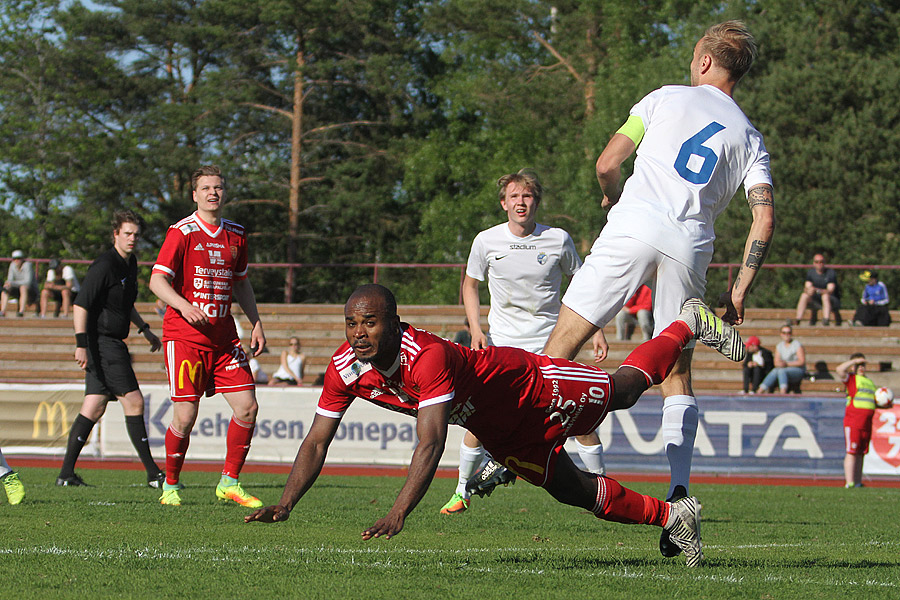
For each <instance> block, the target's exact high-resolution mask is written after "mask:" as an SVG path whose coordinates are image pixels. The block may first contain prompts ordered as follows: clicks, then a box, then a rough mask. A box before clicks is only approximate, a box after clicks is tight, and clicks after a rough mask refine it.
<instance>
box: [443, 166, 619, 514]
mask: <svg viewBox="0 0 900 600" xmlns="http://www.w3.org/2000/svg"><path fill="white" fill-rule="evenodd" d="M497 185H498V187H499V197H500V206H501V207H502V208H503V210H504V211H505V212H506V214H507V217H508V221H507V222H506V223H501V224H499V225H496V226H494V227H491V228H490V229H486V230H484V231H482V232H481V233H479V234H478V235H477V236H475V240H474V241H473V242H472V250H471V252H470V253H469V261H468V264H467V265H466V275H465V278H464V280H463V289H462V296H463V304H464V305H465V308H466V318H467V321H468V323H469V332H470V333H471V335H472V344H471V347H472V348H473V349H475V350H480V349H482V348H485V347H487V346H512V347H515V348H521V349H523V350H527V351H529V352H540V351H541V349H542V348H543V347H544V343H545V342H546V341H547V336H549V335H550V331H552V330H553V325H554V324H555V323H556V317H557V315H559V308H560V305H561V302H560V286H561V285H562V276H563V275H568V276H571V275H573V274H574V273H575V272H576V271H577V270H578V269H579V267H581V258H579V256H578V252H577V251H576V250H575V243H574V242H573V241H572V238H571V236H569V234H568V233H567V232H566V231H565V230H563V229H559V228H557V227H548V226H547V225H541V224H539V223H537V222H536V221H535V219H536V216H537V209H538V206H539V205H540V202H541V196H542V193H543V187H542V186H541V183H540V181H539V180H538V178H537V176H536V175H535V174H534V173H531V172H529V171H526V170H522V171H519V172H518V173H515V174H510V175H504V176H503V177H501V178H500V179H499V180H498V182H497ZM485 279H487V282H488V290H489V291H490V295H491V310H490V312H489V313H488V326H489V331H488V333H485V332H484V331H483V330H482V329H481V323H480V317H481V306H480V302H479V298H478V285H479V283H480V282H482V281H484V280H485ZM605 346H606V340H605V339H604V340H603V350H602V353H603V355H604V356H605V351H606V350H605ZM579 438H580V440H584V441H585V442H586V443H585V445H581V441H578V443H579V454H580V455H581V457H582V460H583V461H584V462H585V464H586V465H587V466H588V469H589V470H591V471H592V472H595V473H601V474H602V472H604V469H603V454H602V452H603V447H602V446H600V445H599V439H597V438H596V435H595V434H593V436H591V435H589V436H579ZM582 448H584V450H583V451H581V449H582ZM484 456H485V454H484V449H483V448H482V446H481V442H479V440H478V438H476V437H475V436H474V435H472V434H471V433H469V432H466V435H465V437H464V438H463V441H462V443H461V444H460V448H459V482H458V484H457V488H456V491H455V492H454V494H453V496H452V497H451V498H450V500H449V501H448V502H447V503H446V504H445V505H444V506H443V507H442V508H441V512H442V513H443V514H453V513H459V512H463V511H465V510H466V509H467V508H468V506H469V497H470V492H469V491H468V490H466V483H467V482H468V480H469V479H471V478H472V476H473V475H475V473H476V471H478V469H479V467H481V465H482V463H483V461H484ZM498 468H503V467H499V466H498ZM511 477H512V476H511Z"/></svg>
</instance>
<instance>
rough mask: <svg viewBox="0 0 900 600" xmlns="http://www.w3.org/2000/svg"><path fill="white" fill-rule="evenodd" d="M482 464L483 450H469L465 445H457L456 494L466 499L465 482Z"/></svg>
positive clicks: (461, 443)
mask: <svg viewBox="0 0 900 600" xmlns="http://www.w3.org/2000/svg"><path fill="white" fill-rule="evenodd" d="M482 462H484V448H483V447H482V446H478V447H477V448H469V447H468V446H466V443H465V442H464V441H463V442H460V443H459V483H457V484H456V493H457V494H462V496H463V498H468V497H469V493H468V492H466V482H468V481H469V480H470V479H471V478H472V477H474V476H475V473H477V472H478V469H480V468H481V463H482Z"/></svg>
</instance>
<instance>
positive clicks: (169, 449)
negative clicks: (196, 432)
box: [166, 425, 191, 485]
mask: <svg viewBox="0 0 900 600" xmlns="http://www.w3.org/2000/svg"><path fill="white" fill-rule="evenodd" d="M190 443H191V436H189V435H185V434H183V433H181V432H180V431H175V430H174V429H172V426H171V425H170V426H169V428H168V429H166V483H168V484H169V485H175V484H177V483H178V478H179V477H181V468H182V467H183V466H184V455H185V453H186V452H187V449H188V445H189V444H190Z"/></svg>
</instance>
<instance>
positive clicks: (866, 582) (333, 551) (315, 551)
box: [0, 540, 900, 588]
mask: <svg viewBox="0 0 900 600" xmlns="http://www.w3.org/2000/svg"><path fill="white" fill-rule="evenodd" d="M808 545H809V544H749V545H744V546H704V548H705V549H707V550H711V549H732V550H733V549H740V548H797V547H804V546H808ZM865 545H867V546H879V547H881V546H896V545H898V543H897V542H877V541H874V540H873V541H870V542H867V543H866V544H865ZM617 549H621V548H612V547H602V546H597V547H588V548H535V547H529V548H467V549H464V550H439V549H436V548H389V549H386V548H359V549H350V548H326V547H324V546H317V547H301V548H294V549H293V551H291V550H288V549H285V548H280V549H278V550H277V551H276V550H270V549H260V548H251V547H249V546H242V547H240V548H221V547H216V548H214V547H206V546H202V547H199V548H186V549H181V550H171V551H160V550H159V549H156V548H140V549H131V550H124V549H109V550H100V551H97V550H89V549H83V548H64V547H60V546H56V545H53V546H36V547H33V548H0V556H3V555H12V556H40V555H52V556H74V557H77V558H84V559H98V558H99V559H117V558H141V559H148V560H181V561H183V560H185V559H192V560H198V559H200V560H203V559H205V560H208V561H210V562H244V561H245V560H246V557H245V555H247V554H251V555H257V556H264V555H270V554H277V555H278V556H279V557H280V558H282V559H286V562H288V563H293V564H327V563H328V562H329V561H328V556H329V554H330V555H350V564H352V565H354V566H360V567H368V568H378V569H384V568H396V569H407V568H408V567H409V565H405V564H403V563H397V564H395V563H394V561H393V560H392V556H393V557H394V558H402V556H403V555H408V556H412V555H431V554H440V555H444V556H449V555H463V554H483V553H488V552H490V553H493V554H497V553H503V552H509V553H516V552H525V553H536V552H537V553H539V552H542V551H548V552H563V553H569V554H592V555H596V554H597V553H599V552H604V551H613V550H617ZM631 549H633V548H631ZM291 552H293V553H295V554H297V555H298V556H297V557H291V558H287V557H286V556H285V555H286V554H289V553H291ZM304 555H306V556H307V557H306V558H304ZM366 555H370V556H376V555H383V556H384V558H383V559H381V560H376V561H374V562H360V561H358V560H357V558H359V557H363V556H366ZM676 560H677V559H676ZM437 566H438V567H441V566H443V565H442V564H439V565H437ZM454 568H455V569H458V570H461V571H470V572H473V573H503V574H507V575H508V574H511V573H512V574H517V575H543V574H545V573H547V572H553V571H552V569H509V568H508V567H506V566H503V567H496V568H494V567H478V566H471V567H470V566H468V565H456V566H454ZM585 576H587V577H601V578H603V577H607V578H619V579H653V580H659V579H663V580H667V581H682V580H684V578H685V577H688V578H690V579H693V580H695V581H712V582H717V583H743V582H754V581H764V582H766V583H773V582H774V583H778V582H783V583H793V584H801V585H814V586H832V587H845V586H860V587H862V586H866V587H879V588H898V587H900V583H898V582H896V581H893V580H891V581H878V580H875V579H833V578H830V579H824V580H822V579H812V578H807V577H794V576H791V575H786V576H782V575H763V576H762V577H759V578H754V577H749V576H748V575H746V574H743V575H738V574H735V573H723V574H711V575H705V574H702V573H698V572H697V571H695V570H690V571H685V573H684V574H681V575H669V574H665V573H660V572H659V571H657V570H655V569H651V570H650V571H648V572H645V571H642V570H634V569H628V568H624V569H617V568H613V569H609V570H600V571H596V572H592V573H587V574H585Z"/></svg>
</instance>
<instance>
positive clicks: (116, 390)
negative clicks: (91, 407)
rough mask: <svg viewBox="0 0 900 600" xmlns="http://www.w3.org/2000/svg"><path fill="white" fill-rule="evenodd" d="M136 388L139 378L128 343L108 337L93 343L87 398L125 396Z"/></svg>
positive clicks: (85, 373)
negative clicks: (135, 372) (98, 395)
mask: <svg viewBox="0 0 900 600" xmlns="http://www.w3.org/2000/svg"><path fill="white" fill-rule="evenodd" d="M136 389H138V382H137V377H135V376H134V369H133V368H132V366H131V355H130V354H129V353H128V346H126V345H125V342H124V341H123V340H119V339H116V338H111V337H107V336H105V335H100V336H97V339H96V340H90V344H89V347H88V360H87V369H86V370H85V372H84V395H85V396H90V395H94V394H101V395H104V396H115V397H121V396H124V395H125V394H127V393H129V392H133V391H134V390H136Z"/></svg>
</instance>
